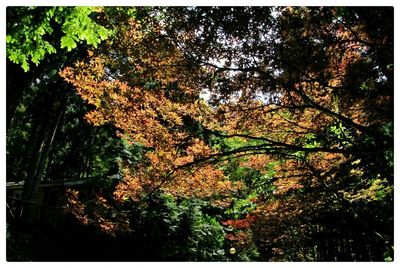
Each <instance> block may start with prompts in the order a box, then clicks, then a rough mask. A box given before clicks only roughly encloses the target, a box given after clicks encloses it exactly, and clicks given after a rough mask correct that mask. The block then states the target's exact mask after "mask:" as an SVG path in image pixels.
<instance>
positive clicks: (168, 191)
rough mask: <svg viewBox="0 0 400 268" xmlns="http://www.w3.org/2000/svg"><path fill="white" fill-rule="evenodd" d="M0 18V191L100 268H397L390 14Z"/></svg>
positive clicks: (141, 12) (322, 11) (249, 11)
mask: <svg viewBox="0 0 400 268" xmlns="http://www.w3.org/2000/svg"><path fill="white" fill-rule="evenodd" d="M7 11H8V24H7V27H8V29H7V30H8V36H7V53H8V54H7V55H8V58H9V59H10V60H11V61H12V62H14V63H17V64H20V65H21V66H22V68H23V69H24V70H25V71H28V70H29V72H27V73H23V72H21V71H20V70H19V69H20V68H19V66H17V65H15V64H13V63H11V62H8V64H9V67H8V76H7V93H8V100H9V99H10V101H8V103H9V105H8V107H7V108H8V117H7V118H8V120H7V123H8V127H7V129H8V132H7V167H8V178H7V179H8V180H10V181H13V180H23V181H25V185H24V192H23V195H22V199H23V200H25V201H27V200H32V198H33V196H34V193H35V191H36V190H37V186H38V185H39V183H40V182H41V181H42V182H43V181H48V182H51V181H56V180H57V179H64V178H73V179H82V178H83V179H85V180H87V181H90V185H91V186H90V187H91V190H92V191H91V194H88V193H87V192H86V193H82V192H81V191H80V190H79V189H74V188H71V189H68V190H67V191H66V193H65V194H66V195H65V200H66V203H65V206H64V207H65V212H66V213H68V214H69V215H72V216H73V217H74V218H75V219H76V220H77V224H81V226H80V227H79V228H83V229H84V228H88V229H90V228H93V230H97V231H99V232H102V233H101V237H103V238H102V239H103V240H102V241H103V243H109V242H107V239H111V240H112V241H114V242H112V243H113V244H112V245H113V250H111V252H113V253H108V254H109V255H107V256H109V259H121V260H180V261H187V260H192V261H199V260H206V261H255V260H262V261H315V260H318V261H338V260H339V261H350V260H356V261H361V260H363V261H365V260H375V261H382V260H389V261H390V260H392V259H393V228H394V222H393V184H394V177H393V165H394V163H393V106H394V100H393V79H394V78H393V69H394V65H393V9H392V8H385V7H383V8H339V7H335V8H331V7H321V8H317V7H313V8H307V7H235V8H230V7H179V8H178V7H154V8H125V9H124V8H116V7H115V8H113V7H109V8H86V7H82V8H75V9H72V8H71V9H65V8H64V9H63V8H47V9H39V10H38V9H37V8H36V9H35V8H9V9H8V10H7ZM16 14H17V15H18V16H23V18H24V19H25V23H24V24H23V25H22V24H18V23H14V20H15V17H16ZM93 14H95V16H94V15H93ZM53 20H54V22H52V21H53ZM74 25H75V26H74ZM18 27H23V29H22V30H21V29H20V28H18ZM37 27H39V28H37ZM42 28H43V31H41V30H38V29H42ZM111 29H112V30H111ZM53 32H57V34H53V35H52V36H51V40H50V39H48V38H50V36H47V35H46V33H47V34H52V33H53ZM21 38H25V39H28V40H30V42H26V43H24V45H22V46H21V45H20V44H19V41H18V40H20V39H21ZM106 38H108V39H106ZM104 39H106V40H105V41H104V42H102V43H100V41H101V40H104ZM81 41H85V43H83V42H81ZM56 44H57V45H58V46H59V47H60V48H61V49H62V48H67V51H65V50H59V49H57V54H56V55H55V56H53V57H52V56H51V55H48V56H46V57H47V58H46V57H45V55H46V54H49V53H52V52H55V51H56V49H55V48H54V47H55V46H56ZM46 59H47V60H48V61H49V64H47V65H46V66H41V65H39V66H38V67H37V68H30V69H29V66H28V62H29V61H32V62H33V63H36V64H39V62H40V63H41V64H42V62H43V61H46ZM21 78H23V79H21ZM21 85H22V86H23V88H24V94H21V93H18V91H16V92H17V93H11V97H10V98H9V95H10V92H11V91H9V90H12V89H13V88H17V87H18V88H19V87H21ZM36 129H37V130H38V131H34V130H36ZM16 167H18V168H16ZM25 211H29V209H28V208H25ZM21 213H22V210H21ZM21 215H26V216H25V217H27V218H29V213H28V212H24V213H22V214H21ZM9 241H14V240H13V239H9ZM14 242H15V241H14ZM15 243H18V241H17V242H15ZM11 245H12V244H11ZM126 245H129V246H130V247H131V248H132V249H134V252H132V251H129V250H127V249H125V246H126ZM13 256H14V257H13V258H16V259H18V258H19V257H15V255H13ZM18 256H19V255H18ZM140 256H141V257H140ZM32 258H33V257H31V259H32ZM60 258H66V257H65V256H63V255H60ZM72 258H73V257H72ZM79 258H81V257H79ZM88 259H95V256H90V257H88Z"/></svg>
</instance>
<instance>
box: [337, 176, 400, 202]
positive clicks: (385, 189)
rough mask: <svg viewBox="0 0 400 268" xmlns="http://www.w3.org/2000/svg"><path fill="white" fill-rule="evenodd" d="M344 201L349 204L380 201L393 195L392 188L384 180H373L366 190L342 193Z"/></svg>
mask: <svg viewBox="0 0 400 268" xmlns="http://www.w3.org/2000/svg"><path fill="white" fill-rule="evenodd" d="M342 193H343V196H344V198H345V199H347V200H349V201H350V202H356V201H363V202H372V201H381V200H384V199H385V198H386V197H387V196H388V195H390V194H392V193H393V186H391V185H390V184H389V183H388V181H387V180H386V179H379V178H377V179H375V180H374V181H373V182H372V183H371V185H370V186H369V187H368V188H365V189H361V190H358V191H357V192H355V193H351V192H346V191H342Z"/></svg>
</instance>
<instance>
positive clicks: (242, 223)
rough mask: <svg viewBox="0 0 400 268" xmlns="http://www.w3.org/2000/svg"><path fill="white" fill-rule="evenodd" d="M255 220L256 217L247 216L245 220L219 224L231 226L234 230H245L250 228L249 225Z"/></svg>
mask: <svg viewBox="0 0 400 268" xmlns="http://www.w3.org/2000/svg"><path fill="white" fill-rule="evenodd" d="M255 220H256V216H252V215H247V216H246V218H245V219H239V220H227V221H223V222H221V224H222V225H225V226H231V227H233V228H235V229H246V228H249V227H250V224H251V223H252V222H253V221H255Z"/></svg>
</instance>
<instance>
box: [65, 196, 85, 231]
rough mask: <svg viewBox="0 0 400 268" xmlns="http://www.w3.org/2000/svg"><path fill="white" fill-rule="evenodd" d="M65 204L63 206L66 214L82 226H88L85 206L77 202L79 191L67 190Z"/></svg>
mask: <svg viewBox="0 0 400 268" xmlns="http://www.w3.org/2000/svg"><path fill="white" fill-rule="evenodd" d="M66 198H67V202H66V204H65V206H64V211H65V212H66V213H71V214H72V215H73V216H75V218H76V219H77V220H78V221H79V222H81V223H82V224H85V225H86V224H88V223H89V218H88V216H87V215H86V213H85V205H84V204H83V203H82V202H81V201H80V200H79V191H77V190H73V189H67V191H66Z"/></svg>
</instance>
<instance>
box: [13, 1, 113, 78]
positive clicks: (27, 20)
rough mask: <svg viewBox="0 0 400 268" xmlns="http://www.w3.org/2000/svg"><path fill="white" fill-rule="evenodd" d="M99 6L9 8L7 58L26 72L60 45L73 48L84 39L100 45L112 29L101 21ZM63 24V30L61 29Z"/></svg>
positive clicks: (63, 47) (91, 43)
mask: <svg viewBox="0 0 400 268" xmlns="http://www.w3.org/2000/svg"><path fill="white" fill-rule="evenodd" d="M100 12H102V10H101V9H99V8H96V7H67V8H66V7H30V8H27V7H12V8H8V9H7V36H6V43H7V57H8V58H9V59H10V60H11V61H12V62H14V63H16V64H20V65H21V67H22V68H23V69H24V71H25V72H27V71H29V69H30V63H31V62H32V63H34V64H35V65H39V63H40V62H41V61H42V60H43V59H44V58H45V56H46V55H47V54H53V53H56V52H57V49H56V48H57V47H60V48H62V49H66V50H67V51H71V50H73V49H75V48H76V47H77V46H78V43H80V42H86V44H87V45H91V46H94V47H97V46H98V45H99V44H100V42H101V41H102V40H105V39H107V38H108V37H109V36H110V34H111V31H109V30H108V29H106V28H105V27H104V26H102V25H100V24H98V23H97V22H96V21H95V20H94V19H93V18H92V15H93V14H97V13H100ZM59 27H61V33H62V34H63V35H62V36H60V32H59V31H57V29H58V28H59Z"/></svg>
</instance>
